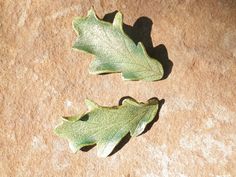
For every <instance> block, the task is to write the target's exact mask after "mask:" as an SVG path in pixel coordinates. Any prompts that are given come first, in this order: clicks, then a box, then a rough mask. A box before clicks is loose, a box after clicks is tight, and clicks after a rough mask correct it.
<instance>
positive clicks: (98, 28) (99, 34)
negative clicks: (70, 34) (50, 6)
mask: <svg viewBox="0 0 236 177" xmlns="http://www.w3.org/2000/svg"><path fill="white" fill-rule="evenodd" d="M122 24H123V22H122V14H121V13H120V12H117V13H116V15H115V18H114V21H113V24H111V23H109V22H105V21H102V20H100V19H98V18H97V16H96V14H95V12H94V10H93V9H91V10H90V11H89V12H88V15H87V16H86V17H76V18H75V19H74V20H73V28H74V30H75V31H76V33H77V34H78V38H77V40H76V42H75V43H74V45H73V48H74V49H79V50H83V51H85V52H88V53H91V54H93V55H95V56H96V58H95V60H94V61H93V62H92V63H91V64H90V67H89V72H90V73H91V74H103V73H122V78H123V79H124V80H145V81H155V80H160V79H161V78H162V77H163V67H162V65H161V64H160V62H158V61H157V60H156V59H154V58H151V57H149V56H148V54H147V52H146V50H145V48H144V46H143V44H142V43H141V42H139V43H138V44H137V45H136V44H135V43H134V42H133V41H132V40H131V39H130V38H129V37H128V36H127V35H126V34H125V32H124V30H123V25H122Z"/></svg>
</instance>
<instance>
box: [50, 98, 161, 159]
mask: <svg viewBox="0 0 236 177" xmlns="http://www.w3.org/2000/svg"><path fill="white" fill-rule="evenodd" d="M85 103H86V105H87V107H88V109H89V111H88V112H86V113H84V114H81V115H77V116H72V117H63V118H62V119H63V120H62V123H61V124H60V125H58V126H57V127H56V128H55V129H54V132H55V133H56V134H57V135H58V136H60V137H63V138H65V139H67V140H68V141H69V145H70V148H71V149H72V151H73V152H76V151H77V150H79V149H81V148H82V147H84V146H89V145H94V144H96V145H97V150H98V151H97V154H98V156H99V157H107V156H108V155H109V154H110V153H111V152H112V150H113V149H114V148H115V146H116V145H117V144H118V143H119V142H120V141H121V140H122V138H124V137H125V136H126V135H127V134H128V133H129V132H130V135H131V136H132V137H135V136H138V135H140V134H141V133H142V132H143V131H144V129H145V127H146V125H147V124H148V123H150V122H151V121H152V120H153V119H154V118H155V116H156V114H157V111H158V106H159V101H158V99H156V98H155V99H150V100H148V102H147V103H138V102H137V101H136V100H134V99H132V98H126V99H124V100H123V101H122V104H121V105H120V106H114V107H104V106H99V105H98V104H96V103H94V102H93V101H91V100H86V101H85Z"/></svg>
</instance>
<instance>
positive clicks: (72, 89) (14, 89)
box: [0, 0, 236, 177]
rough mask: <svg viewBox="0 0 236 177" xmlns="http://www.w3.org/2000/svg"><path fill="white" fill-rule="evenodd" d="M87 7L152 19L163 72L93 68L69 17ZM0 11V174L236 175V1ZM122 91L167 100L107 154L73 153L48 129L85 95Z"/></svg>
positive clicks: (27, 1)
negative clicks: (145, 127)
mask: <svg viewBox="0 0 236 177" xmlns="http://www.w3.org/2000/svg"><path fill="white" fill-rule="evenodd" d="M91 5H93V6H94V8H95V10H96V12H97V13H98V16H99V17H101V18H102V17H103V16H104V15H105V14H107V13H111V12H113V11H115V10H117V9H118V10H121V11H122V12H123V14H124V18H125V19H124V21H125V23H126V24H128V25H133V24H134V23H135V21H136V20H137V19H138V18H139V17H141V16H146V17H148V18H150V19H151V20H152V22H153V25H152V32H151V39H152V42H153V46H154V47H155V46H157V45H159V44H164V45H165V47H166V48H167V51H168V56H169V58H170V60H171V61H172V62H173V68H172V72H171V73H170V74H169V77H168V78H167V79H165V80H162V81H159V82H152V83H150V82H148V83H147V82H131V81H122V80H121V78H120V75H119V74H112V75H104V76H94V75H89V74H88V71H87V69H88V65H89V63H90V61H91V60H92V59H93V56H91V55H89V54H84V53H81V52H75V51H72V50H71V46H72V43H73V41H74V40H75V37H76V34H75V33H74V32H73V30H72V27H71V21H72V19H73V17H74V16H77V15H86V12H87V10H88V9H89V8H90V6H91ZM0 8H1V9H0V38H1V40H0V54H1V56H0V64H1V67H0V84H1V85H0V112H1V114H0V115H1V119H0V174H1V176H3V177H5V176H7V177H13V176H19V177H20V176H24V177H26V176H70V177H71V176H85V177H87V176H88V177H92V176H106V177H109V176H113V177H114V176H117V177H120V176H122V177H134V176H137V177H155V176H158V177H159V176H163V177H187V176H189V177H200V176H209V177H233V176H236V170H235V166H236V150H235V148H236V122H235V118H236V102H235V99H236V91H235V85H236V28H235V27H236V1H235V0H231V1H230V0H208V1H197V0H195V1H194V0H192V1H191V0H179V1H177V0H171V1H161V0H130V1H125V0H90V1H87V0H81V1H79V0H78V1H73V0H71V1H70V0H67V1H53V0H51V1H49V0H41V1H36V0H18V1H13V0H11V1H4V0H1V1H0ZM141 27H143V28H148V26H145V25H141ZM137 29H140V28H139V26H138V25H137ZM139 37H140V39H142V38H146V39H147V38H148V36H145V34H140V36H139ZM147 43H148V42H147ZM146 45H148V44H146ZM149 45H151V44H150V41H149ZM159 52H160V51H159ZM154 53H155V51H154ZM157 53H158V52H157ZM159 55H160V53H159ZM123 96H132V97H134V98H136V99H137V100H139V101H145V100H147V99H149V98H151V97H154V96H155V97H158V98H160V99H165V103H164V105H163V106H162V108H161V111H160V115H159V120H158V121H157V122H155V123H154V124H153V126H152V128H151V129H150V130H149V131H147V132H146V133H145V134H143V135H142V136H139V137H137V138H134V139H131V140H130V141H129V142H128V143H127V144H126V145H125V146H124V147H123V148H122V149H121V150H119V151H118V152H117V153H115V154H114V155H113V156H110V157H108V158H105V159H100V158H97V156H96V148H93V149H91V150H90V151H88V152H79V153H77V154H73V153H71V151H70V150H69V148H68V144H67V142H66V141H65V140H63V139H60V138H58V137H57V136H55V135H54V134H53V133H52V129H53V127H54V126H55V125H56V124H57V123H58V122H59V119H58V118H59V117H60V116H61V115H71V114H76V113H78V112H79V111H82V110H85V106H84V103H83V101H84V99H85V98H91V99H93V100H94V101H96V102H98V103H99V104H102V105H116V104H117V103H118V101H119V99H120V98H121V97H123Z"/></svg>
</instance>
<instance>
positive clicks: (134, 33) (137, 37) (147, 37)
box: [103, 11, 173, 80]
mask: <svg viewBox="0 0 236 177" xmlns="http://www.w3.org/2000/svg"><path fill="white" fill-rule="evenodd" d="M117 12H118V11H114V12H111V13H108V14H106V15H105V16H104V17H103V20H104V21H107V22H110V23H112V22H113V19H114V17H115V14H116V13H117ZM152 25H153V22H152V20H151V19H150V18H148V17H140V18H138V19H137V20H136V22H135V23H134V25H133V26H130V25H126V24H124V23H123V29H124V32H125V33H126V34H127V35H128V36H129V37H130V38H131V39H132V40H133V41H134V42H135V44H137V43H138V42H142V43H143V45H144V47H145V48H146V51H147V53H148V55H149V56H150V57H152V58H154V59H156V60H158V61H159V62H160V63H161V64H162V66H163V69H164V75H163V77H162V79H161V80H164V79H166V78H167V77H168V76H169V74H170V73H171V70H172V67H173V62H172V61H171V60H170V59H169V58H168V52H167V49H166V47H165V45H164V44H160V45H158V46H156V47H154V46H153V43H152V38H151V30H152Z"/></svg>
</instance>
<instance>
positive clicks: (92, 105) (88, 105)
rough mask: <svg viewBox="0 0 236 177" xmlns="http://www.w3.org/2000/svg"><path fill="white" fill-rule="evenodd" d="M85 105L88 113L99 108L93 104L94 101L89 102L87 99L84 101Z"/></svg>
mask: <svg viewBox="0 0 236 177" xmlns="http://www.w3.org/2000/svg"><path fill="white" fill-rule="evenodd" d="M85 104H86V106H87V108H88V110H89V111H91V110H94V109H97V108H98V107H99V105H98V104H97V103H95V102H94V101H92V100H89V99H85Z"/></svg>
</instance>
